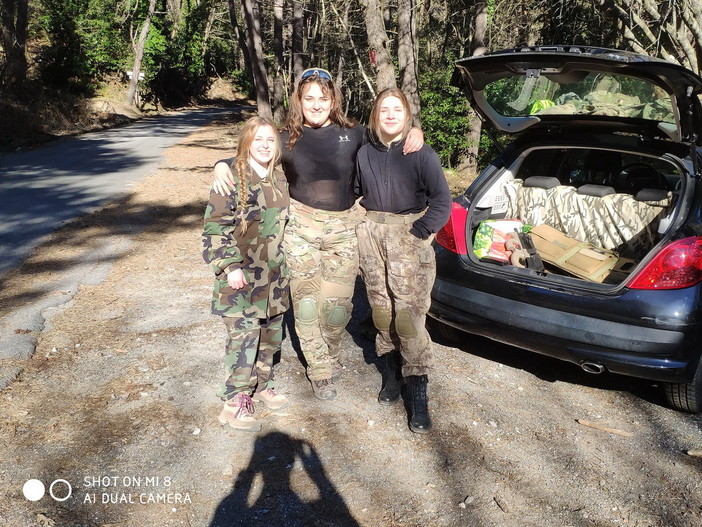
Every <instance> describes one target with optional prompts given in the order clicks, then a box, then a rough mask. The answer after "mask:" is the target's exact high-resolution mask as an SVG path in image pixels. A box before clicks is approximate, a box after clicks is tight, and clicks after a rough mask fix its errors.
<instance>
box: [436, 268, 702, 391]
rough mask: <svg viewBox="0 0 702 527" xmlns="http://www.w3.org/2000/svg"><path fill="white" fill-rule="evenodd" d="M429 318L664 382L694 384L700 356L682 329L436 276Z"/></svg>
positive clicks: (545, 352) (538, 350) (542, 351)
mask: <svg viewBox="0 0 702 527" xmlns="http://www.w3.org/2000/svg"><path fill="white" fill-rule="evenodd" d="M429 315H430V316H431V317H432V318H435V319H437V320H439V321H441V322H443V323H445V324H448V325H450V326H453V327H456V328H458V329H461V330H463V331H467V332H470V333H474V334H477V335H482V336H485V337H488V338H491V339H493V340H496V341H499V342H504V343H505V344H509V345H512V346H516V347H519V348H524V349H527V350H530V351H534V352H536V353H540V354H542V355H548V356H551V357H555V358H558V359H561V360H565V361H568V362H572V363H574V364H578V365H580V364H582V363H583V362H586V361H590V362H596V363H599V364H602V365H603V366H604V367H605V368H606V369H607V370H609V371H611V372H614V373H619V374H623V375H629V376H632V377H639V378H644V379H651V380H655V381H663V382H689V381H690V380H691V378H692V375H693V373H692V372H694V368H692V367H691V364H690V361H692V360H694V362H695V365H694V366H695V367H696V362H697V357H691V356H686V355H693V354H692V353H687V354H685V353H684V351H683V350H684V349H685V348H686V342H687V340H688V339H686V335H685V333H684V332H683V331H674V330H668V329H656V328H650V327H642V326H634V325H631V324H623V323H619V322H612V321H608V320H602V319H596V318H591V317H586V316H582V315H577V314H573V313H568V312H564V311H562V310H556V309H549V308H547V307H543V306H536V305H533V304H527V303H523V302H519V301H516V300H511V299H506V298H504V297H500V296H497V295H492V294H489V293H485V292H482V291H477V290H473V289H468V288H464V287H461V286H459V285H457V284H455V283H450V282H445V281H442V280H441V279H440V278H437V280H436V283H435V285H434V289H433V291H432V304H431V308H430V310H429Z"/></svg>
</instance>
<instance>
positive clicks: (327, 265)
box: [283, 200, 362, 381]
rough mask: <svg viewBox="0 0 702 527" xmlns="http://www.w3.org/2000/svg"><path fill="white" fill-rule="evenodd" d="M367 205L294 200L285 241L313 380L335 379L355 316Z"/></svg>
mask: <svg viewBox="0 0 702 527" xmlns="http://www.w3.org/2000/svg"><path fill="white" fill-rule="evenodd" d="M361 217H362V209H361V208H360V207H358V206H357V205H355V206H354V207H352V208H351V209H349V210H347V211H325V210H320V209H314V208H312V207H308V206H306V205H303V204H302V203H299V202H296V201H294V200H291V205H290V221H289V222H288V225H287V227H286V229H285V237H284V239H283V245H284V250H285V255H286V261H287V265H288V269H289V271H290V296H291V298H292V304H293V312H294V315H295V332H296V333H297V336H298V338H299V339H300V347H301V348H302V353H303V355H304V357H305V361H306V362H307V375H308V377H309V378H310V380H312V381H318V380H322V379H329V378H331V374H332V364H333V363H335V362H336V361H338V360H339V358H340V353H341V347H340V343H341V338H342V336H343V334H344V331H345V330H346V324H347V323H348V321H349V320H350V319H351V310H352V308H353V305H352V303H351V298H352V297H353V290H354V286H355V283H356V276H357V275H358V243H357V239H356V226H357V225H358V223H359V221H360V219H361Z"/></svg>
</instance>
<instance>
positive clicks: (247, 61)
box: [229, 0, 254, 97]
mask: <svg viewBox="0 0 702 527" xmlns="http://www.w3.org/2000/svg"><path fill="white" fill-rule="evenodd" d="M236 11H237V3H236V0H229V21H230V22H231V23H232V27H233V28H234V35H235V36H236V40H237V42H238V43H239V49H240V50H241V54H242V55H243V56H244V70H245V71H246V74H247V75H248V76H249V78H251V79H253V72H252V71H251V54H250V53H249V46H248V45H247V44H246V35H244V32H243V31H242V30H241V27H239V22H238V21H237V19H236ZM247 95H248V96H249V97H252V96H253V95H254V94H253V93H248V94H247Z"/></svg>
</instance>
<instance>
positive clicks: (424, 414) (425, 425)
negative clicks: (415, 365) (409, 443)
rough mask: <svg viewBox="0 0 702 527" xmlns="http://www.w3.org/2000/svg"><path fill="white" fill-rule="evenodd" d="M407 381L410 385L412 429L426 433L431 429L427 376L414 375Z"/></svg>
mask: <svg viewBox="0 0 702 527" xmlns="http://www.w3.org/2000/svg"><path fill="white" fill-rule="evenodd" d="M407 381H408V383H409V386H410V411H411V415H410V422H409V427H410V430H412V432H416V433H418V434H426V433H428V432H429V430H431V419H430V418H429V407H428V405H429V399H428V397H427V376H426V375H413V376H411V377H407Z"/></svg>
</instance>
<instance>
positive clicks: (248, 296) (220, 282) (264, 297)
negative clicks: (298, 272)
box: [202, 163, 290, 318]
mask: <svg viewBox="0 0 702 527" xmlns="http://www.w3.org/2000/svg"><path fill="white" fill-rule="evenodd" d="M232 165H234V164H233V163H232ZM232 170H233V171H234V166H232ZM274 178H275V188H276V189H277V190H278V192H274V189H273V185H271V184H270V183H268V182H266V181H265V180H262V179H261V178H259V176H258V175H257V174H256V173H255V171H254V170H253V169H251V170H250V173H249V191H248V194H249V195H248V199H247V203H246V206H245V207H246V208H245V210H244V214H243V218H245V220H246V224H247V228H246V231H245V232H243V233H242V231H243V229H242V215H241V213H240V211H239V210H237V208H238V207H239V193H238V189H235V190H234V192H232V195H230V196H220V195H219V194H217V193H216V192H214V191H211V192H210V201H209V203H208V205H207V209H206V211H205V228H204V232H203V240H202V241H203V245H204V251H203V253H202V257H203V258H204V260H205V262H207V263H209V264H210V266H211V267H212V270H213V271H214V273H215V283H214V294H213V298H212V313H214V314H215V315H222V316H234V315H245V316H251V317H256V318H266V317H269V316H273V315H278V314H280V313H283V312H285V311H286V310H287V309H288V307H289V306H290V300H289V291H288V270H287V267H286V265H285V256H284V254H283V249H282V240H283V229H284V227H285V223H286V222H287V220H288V206H289V204H290V197H289V194H288V184H287V181H286V180H285V176H284V175H283V172H282V170H280V169H278V168H276V170H275V173H274ZM236 269H241V270H242V271H243V272H244V276H245V277H246V281H247V282H248V284H247V285H245V286H244V287H243V288H242V289H238V290H236V289H233V288H232V287H230V286H229V284H228V283H227V272H230V271H233V270H236Z"/></svg>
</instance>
